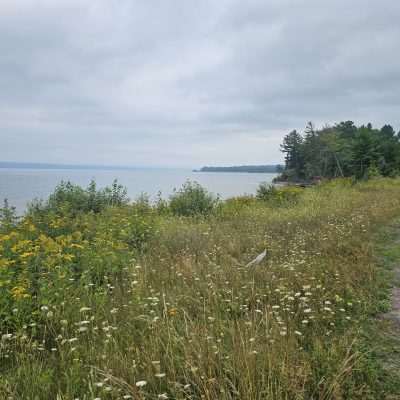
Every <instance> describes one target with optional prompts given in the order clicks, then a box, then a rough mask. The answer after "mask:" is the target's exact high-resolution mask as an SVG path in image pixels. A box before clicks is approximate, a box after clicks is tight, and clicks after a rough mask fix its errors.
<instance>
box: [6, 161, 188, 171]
mask: <svg viewBox="0 0 400 400" xmlns="http://www.w3.org/2000/svg"><path fill="white" fill-rule="evenodd" d="M7 168H10V169H54V170H144V169H146V170H158V169H177V168H171V167H135V166H126V165H88V164H52V163H28V162H15V161H0V169H7ZM187 169H189V168H187Z"/></svg>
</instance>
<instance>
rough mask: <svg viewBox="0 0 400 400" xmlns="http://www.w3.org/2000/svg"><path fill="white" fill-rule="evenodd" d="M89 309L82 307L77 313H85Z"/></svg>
mask: <svg viewBox="0 0 400 400" xmlns="http://www.w3.org/2000/svg"><path fill="white" fill-rule="evenodd" d="M90 310H91V308H90V307H82V308H81V309H80V310H79V312H85V311H90Z"/></svg>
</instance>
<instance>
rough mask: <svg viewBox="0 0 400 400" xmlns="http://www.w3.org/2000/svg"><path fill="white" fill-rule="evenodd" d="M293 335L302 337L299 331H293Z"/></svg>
mask: <svg viewBox="0 0 400 400" xmlns="http://www.w3.org/2000/svg"><path fill="white" fill-rule="evenodd" d="M294 334H295V335H297V336H303V334H302V333H301V332H300V331H294Z"/></svg>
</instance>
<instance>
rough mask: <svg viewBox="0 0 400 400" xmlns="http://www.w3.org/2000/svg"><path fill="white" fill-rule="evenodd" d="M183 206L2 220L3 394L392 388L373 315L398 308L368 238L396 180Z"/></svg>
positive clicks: (176, 395) (398, 205) (246, 395)
mask: <svg viewBox="0 0 400 400" xmlns="http://www.w3.org/2000/svg"><path fill="white" fill-rule="evenodd" d="M174 210H175V211H174ZM177 214H184V213H180V212H179V205H178V207H175V209H174V207H172V208H171V205H170V204H168V203H165V202H164V203H163V202H160V203H159V204H158V205H157V206H150V205H149V204H147V203H146V201H143V200H141V201H138V202H136V203H134V204H130V205H121V206H110V207H106V208H104V209H102V210H99V211H98V212H84V211H80V212H74V210H71V209H65V208H62V207H61V208H60V209H51V210H50V209H48V210H46V209H38V210H36V211H31V213H29V214H27V215H26V216H25V217H24V218H23V219H21V220H19V221H18V222H17V223H15V222H14V221H8V222H4V221H3V225H2V227H1V231H0V317H1V320H0V335H1V338H0V398H1V399H15V400H19V399H32V400H33V399H38V400H39V399H40V400H42V399H57V400H67V399H68V400H69V399H71V400H73V399H79V400H94V399H102V400H103V399H104V400H105V399H207V400H215V399H221V400H224V399H243V400H246V399H271V400H283V399H287V400H291V399H296V400H300V399H304V400H309V399H321V400H328V399H380V398H385V396H387V395H388V394H389V391H390V390H392V389H393V387H394V385H393V382H390V380H391V379H392V378H391V377H390V376H388V374H387V373H386V372H385V371H384V370H383V368H381V365H380V361H379V359H378V358H377V357H376V354H375V352H374V346H375V345H376V343H375V341H374V328H373V326H374V324H373V323H372V322H371V321H373V318H374V316H375V315H377V314H379V313H380V312H383V311H385V310H387V308H388V304H389V301H388V293H389V291H388V289H389V279H390V276H389V273H387V272H385V270H384V269H382V268H381V267H380V266H379V260H378V259H377V257H376V251H375V248H376V244H375V242H376V235H377V232H378V231H379V230H381V229H382V227H384V226H386V225H388V224H390V223H391V222H392V221H393V220H394V219H396V218H398V217H400V181H399V180H393V179H387V180H385V179H377V180H371V181H368V182H363V183H357V184H353V183H352V182H351V181H348V180H343V181H340V180H339V181H333V182H331V183H327V184H324V185H321V186H318V187H314V188H310V189H305V190H299V189H297V190H295V189H291V188H288V189H281V190H278V191H276V192H273V193H272V194H271V195H269V196H266V197H265V199H264V200H258V199H255V198H250V197H246V198H237V199H231V200H229V201H226V202H220V203H217V202H214V203H213V204H212V207H210V209H209V210H207V213H206V215H204V214H203V215H199V214H196V213H193V214H194V215H193V216H182V215H177ZM264 249H267V257H266V259H265V260H264V261H263V262H262V263H261V264H260V265H257V266H254V267H251V268H246V267H245V266H246V264H247V263H248V262H249V261H251V260H252V259H253V258H254V257H256V256H257V255H258V254H259V253H261V252H262V251H263V250H264ZM377 338H378V336H377ZM393 390H394V389H393Z"/></svg>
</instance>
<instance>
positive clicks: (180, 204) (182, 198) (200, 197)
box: [169, 181, 219, 217]
mask: <svg viewBox="0 0 400 400" xmlns="http://www.w3.org/2000/svg"><path fill="white" fill-rule="evenodd" d="M218 201H219V199H218V198H217V197H214V196H213V195H212V194H211V193H209V192H208V191H207V190H206V189H205V188H203V187H202V186H201V185H200V184H199V183H197V182H191V181H187V182H185V183H184V184H183V186H182V187H181V188H180V189H179V190H178V191H176V190H175V191H174V193H173V194H172V195H171V196H170V202H169V207H170V209H171V211H172V213H173V214H174V215H180V216H185V217H191V216H196V215H208V214H210V213H211V211H212V210H213V209H214V207H215V206H216V205H217V204H218Z"/></svg>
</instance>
